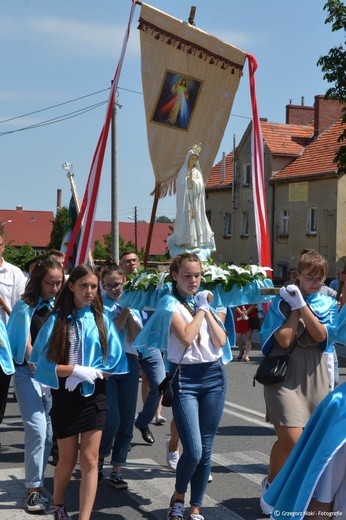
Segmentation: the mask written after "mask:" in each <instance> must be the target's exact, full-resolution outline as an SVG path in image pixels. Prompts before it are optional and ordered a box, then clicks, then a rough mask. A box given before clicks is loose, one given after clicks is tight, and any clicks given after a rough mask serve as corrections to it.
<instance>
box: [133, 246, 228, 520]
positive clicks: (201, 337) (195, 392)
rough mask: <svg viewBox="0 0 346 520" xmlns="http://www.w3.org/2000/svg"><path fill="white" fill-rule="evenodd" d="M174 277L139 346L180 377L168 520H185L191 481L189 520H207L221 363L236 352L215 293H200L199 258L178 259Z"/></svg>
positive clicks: (176, 378)
mask: <svg viewBox="0 0 346 520" xmlns="http://www.w3.org/2000/svg"><path fill="white" fill-rule="evenodd" d="M170 275H171V278H172V294H169V295H166V296H164V297H163V298H161V300H160V301H159V303H158V306H157V309H156V311H155V312H154V314H153V316H152V317H151V318H150V319H149V321H148V322H147V324H146V325H145V326H144V328H143V330H142V331H141V332H140V333H139V335H138V336H137V338H136V340H135V345H136V346H137V348H139V350H144V355H145V346H153V345H154V346H157V347H158V348H160V349H161V350H163V351H166V352H165V353H166V359H168V361H169V364H170V375H171V377H172V376H173V374H175V373H176V375H175V376H174V378H173V388H174V399H173V405H172V410H173V417H174V421H175V424H176V427H177V430H178V434H179V437H180V440H181V443H182V447H183V453H182V455H181V457H180V458H179V462H178V464H177V469H176V484H175V491H174V494H173V496H172V498H171V502H170V506H169V511H168V516H167V518H168V520H182V519H183V515H184V496H185V493H186V490H187V487H188V484H189V483H190V484H191V500H190V516H189V520H203V516H202V515H200V507H201V505H202V501H203V496H204V493H205V489H206V486H207V483H208V478H209V474H210V458H211V450H212V445H213V440H214V437H215V434H216V430H217V428H218V425H219V422H220V420H221V416H222V411H223V407H224V402H225V395H226V377H225V372H224V367H223V363H225V362H227V361H230V360H231V359H232V354H231V351H230V346H229V342H228V339H227V335H226V332H225V330H224V327H223V325H222V322H221V321H220V319H219V318H218V317H217V315H216V313H215V312H214V311H213V310H212V309H211V307H210V301H209V300H210V299H211V296H212V295H211V293H210V292H209V291H202V292H200V293H197V291H198V289H199V287H200V284H201V262H200V260H199V258H198V256H197V255H195V254H193V253H184V254H182V255H178V256H176V257H175V258H174V259H173V261H172V263H171V266H170Z"/></svg>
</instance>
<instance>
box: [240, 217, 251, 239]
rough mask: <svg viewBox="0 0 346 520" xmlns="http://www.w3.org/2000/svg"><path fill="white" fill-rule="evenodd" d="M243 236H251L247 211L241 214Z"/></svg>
mask: <svg viewBox="0 0 346 520" xmlns="http://www.w3.org/2000/svg"><path fill="white" fill-rule="evenodd" d="M241 236H243V237H248V236H249V214H248V213H246V212H245V211H243V213H242V214H241Z"/></svg>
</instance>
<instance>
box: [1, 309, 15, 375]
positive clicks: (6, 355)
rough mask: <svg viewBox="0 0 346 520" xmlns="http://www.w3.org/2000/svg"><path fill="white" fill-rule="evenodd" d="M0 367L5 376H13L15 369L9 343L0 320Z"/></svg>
mask: <svg viewBox="0 0 346 520" xmlns="http://www.w3.org/2000/svg"><path fill="white" fill-rule="evenodd" d="M0 365H1V368H2V370H3V372H4V374H6V375H7V376H10V375H12V374H14V372H15V368H14V364H13V359H12V353H11V347H10V342H9V340H8V335H7V330H6V325H5V323H4V322H3V320H2V318H0Z"/></svg>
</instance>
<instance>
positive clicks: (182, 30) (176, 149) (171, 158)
mask: <svg viewBox="0 0 346 520" xmlns="http://www.w3.org/2000/svg"><path fill="white" fill-rule="evenodd" d="M138 29H139V30H140V40H141V64H142V84H143V93H144V104H145V112H146V121H147V134H148V144H149V151H150V157H151V162H152V165H153V170H154V175H155V181H156V185H155V188H156V193H157V195H158V196H159V197H164V196H165V195H167V194H168V193H169V194H171V193H173V192H175V179H176V176H177V174H178V172H179V169H180V168H181V166H182V164H183V162H184V160H185V157H186V154H187V152H188V151H189V150H190V149H191V148H192V146H193V145H194V144H196V143H201V146H202V152H201V155H200V158H199V161H200V166H201V169H202V174H203V178H204V182H206V180H207V178H208V176H209V173H210V170H211V168H212V166H213V164H214V161H215V158H216V154H217V153H218V150H219V147H220V143H221V140H222V138H223V135H224V131H225V128H226V125H227V123H228V120H229V116H230V113H231V109H232V104H233V101H234V98H235V94H236V92H237V89H238V85H239V82H240V78H241V76H242V74H243V72H242V71H243V66H244V63H245V59H246V53H245V52H244V51H242V50H241V49H238V48H237V47H234V46H232V45H230V44H228V43H225V42H223V41H221V40H219V39H218V38H216V37H215V36H212V35H210V34H208V33H206V32H205V31H202V30H200V29H198V28H197V27H195V26H194V25H191V24H189V23H186V22H183V21H181V20H178V19H177V18H174V17H172V16H170V15H168V14H166V13H164V12H162V11H160V10H158V9H155V8H154V7H151V6H149V5H147V4H144V3H142V7H141V15H140V19H139V26H138Z"/></svg>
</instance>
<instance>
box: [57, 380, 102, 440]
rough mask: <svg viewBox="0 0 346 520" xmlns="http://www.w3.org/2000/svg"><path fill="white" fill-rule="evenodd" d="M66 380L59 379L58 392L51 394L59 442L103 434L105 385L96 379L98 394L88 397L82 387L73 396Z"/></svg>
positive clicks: (78, 387)
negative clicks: (88, 433)
mask: <svg viewBox="0 0 346 520" xmlns="http://www.w3.org/2000/svg"><path fill="white" fill-rule="evenodd" d="M65 383H66V377H59V388H58V389H57V390H52V409H51V411H50V416H51V419H52V426H53V433H54V436H55V437H56V438H57V439H65V438H66V437H71V436H72V435H77V434H79V433H82V432H87V431H91V430H103V428H104V426H105V420H106V410H107V401H106V394H105V388H106V381H105V379H96V381H95V391H94V393H93V394H92V395H90V396H89V397H84V396H83V395H82V394H81V385H80V384H79V385H78V386H77V387H76V388H75V390H74V391H73V392H69V391H68V390H66V388H65Z"/></svg>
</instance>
